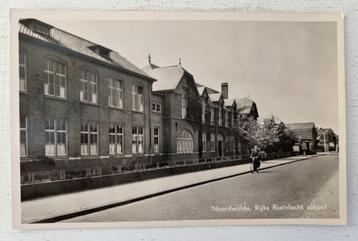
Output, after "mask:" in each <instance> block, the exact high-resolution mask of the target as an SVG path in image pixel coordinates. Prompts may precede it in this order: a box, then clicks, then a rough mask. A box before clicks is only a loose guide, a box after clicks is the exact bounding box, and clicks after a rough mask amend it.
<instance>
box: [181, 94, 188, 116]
mask: <svg viewBox="0 0 358 241" xmlns="http://www.w3.org/2000/svg"><path fill="white" fill-rule="evenodd" d="M187 116H188V99H187V96H185V95H182V96H181V118H182V119H183V120H185V119H186V118H187Z"/></svg>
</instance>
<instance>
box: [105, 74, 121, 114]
mask: <svg viewBox="0 0 358 241" xmlns="http://www.w3.org/2000/svg"><path fill="white" fill-rule="evenodd" d="M117 84H118V85H117ZM108 89H109V95H108V105H109V106H111V107H115V108H123V82H122V81H121V80H118V79H108ZM116 100H117V103H115V102H116Z"/></svg>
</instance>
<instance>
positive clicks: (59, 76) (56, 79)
mask: <svg viewBox="0 0 358 241" xmlns="http://www.w3.org/2000/svg"><path fill="white" fill-rule="evenodd" d="M51 64H52V70H51V68H50V66H51ZM60 65H62V66H63V69H62V70H63V73H60V72H57V71H58V70H59V69H60V68H59V66H60ZM44 73H45V74H46V80H45V83H44V94H45V96H51V97H56V98H61V99H66V98H67V64H66V62H64V61H62V60H58V59H56V58H46V68H45V69H44ZM51 75H52V85H53V93H50V92H49V90H50V79H51V78H50V76H51ZM62 81H63V83H64V86H62ZM61 87H63V90H64V92H63V93H64V94H63V96H62V95H61ZM57 88H58V89H59V93H56V92H57V91H56V90H57Z"/></svg>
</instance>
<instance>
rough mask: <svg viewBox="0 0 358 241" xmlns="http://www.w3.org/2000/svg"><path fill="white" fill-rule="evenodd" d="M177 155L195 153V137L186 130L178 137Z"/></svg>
mask: <svg viewBox="0 0 358 241" xmlns="http://www.w3.org/2000/svg"><path fill="white" fill-rule="evenodd" d="M176 141H177V153H179V154H183V153H193V152H194V137H193V135H192V134H191V133H190V131H188V130H186V129H184V130H182V132H181V133H180V134H179V135H178V136H177V138H176Z"/></svg>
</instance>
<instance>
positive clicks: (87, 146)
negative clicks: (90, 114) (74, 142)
mask: <svg viewBox="0 0 358 241" xmlns="http://www.w3.org/2000/svg"><path fill="white" fill-rule="evenodd" d="M97 154H98V124H97V122H94V121H90V122H88V121H82V124H81V155H97Z"/></svg>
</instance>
